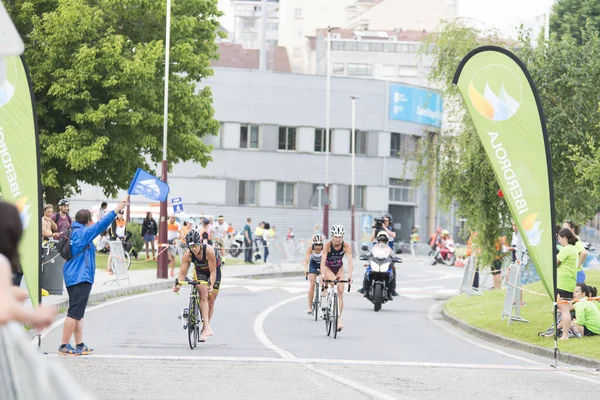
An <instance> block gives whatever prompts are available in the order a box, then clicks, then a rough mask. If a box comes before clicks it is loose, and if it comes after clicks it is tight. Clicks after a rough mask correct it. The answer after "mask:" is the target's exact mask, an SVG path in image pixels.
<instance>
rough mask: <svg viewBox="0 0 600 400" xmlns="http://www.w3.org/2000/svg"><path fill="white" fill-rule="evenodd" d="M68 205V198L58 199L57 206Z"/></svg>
mask: <svg viewBox="0 0 600 400" xmlns="http://www.w3.org/2000/svg"><path fill="white" fill-rule="evenodd" d="M68 205H69V200H67V199H60V200H59V201H58V206H59V207H60V206H68Z"/></svg>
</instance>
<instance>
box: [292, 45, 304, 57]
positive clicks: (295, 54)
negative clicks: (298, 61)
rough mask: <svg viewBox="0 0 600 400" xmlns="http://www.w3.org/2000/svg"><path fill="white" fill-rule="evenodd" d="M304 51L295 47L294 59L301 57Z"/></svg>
mask: <svg viewBox="0 0 600 400" xmlns="http://www.w3.org/2000/svg"><path fill="white" fill-rule="evenodd" d="M301 56H302V49H301V48H300V47H294V57H301Z"/></svg>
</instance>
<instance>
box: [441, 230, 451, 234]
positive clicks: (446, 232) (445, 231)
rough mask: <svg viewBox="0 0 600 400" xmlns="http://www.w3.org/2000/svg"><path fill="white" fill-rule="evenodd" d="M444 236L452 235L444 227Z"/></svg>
mask: <svg viewBox="0 0 600 400" xmlns="http://www.w3.org/2000/svg"><path fill="white" fill-rule="evenodd" d="M442 236H450V232H448V231H447V230H446V229H444V230H443V231H442Z"/></svg>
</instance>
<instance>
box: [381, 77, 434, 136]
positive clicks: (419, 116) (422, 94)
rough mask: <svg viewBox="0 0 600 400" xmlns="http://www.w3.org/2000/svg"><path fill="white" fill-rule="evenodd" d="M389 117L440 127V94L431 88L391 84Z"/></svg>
mask: <svg viewBox="0 0 600 400" xmlns="http://www.w3.org/2000/svg"><path fill="white" fill-rule="evenodd" d="M389 119H392V120H395V121H408V122H416V123H417V124H423V125H432V126H436V127H441V125H442V96H440V94H439V93H437V92H434V91H431V90H425V89H418V88H414V87H410V86H403V85H394V84H391V85H390V115H389Z"/></svg>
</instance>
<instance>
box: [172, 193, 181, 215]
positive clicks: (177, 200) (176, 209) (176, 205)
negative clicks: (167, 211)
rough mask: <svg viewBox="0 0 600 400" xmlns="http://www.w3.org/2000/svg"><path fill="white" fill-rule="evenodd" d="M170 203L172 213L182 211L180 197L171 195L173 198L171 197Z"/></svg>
mask: <svg viewBox="0 0 600 400" xmlns="http://www.w3.org/2000/svg"><path fill="white" fill-rule="evenodd" d="M171 203H172V205H173V214H180V213H182V212H184V211H183V200H181V197H173V199H171Z"/></svg>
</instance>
